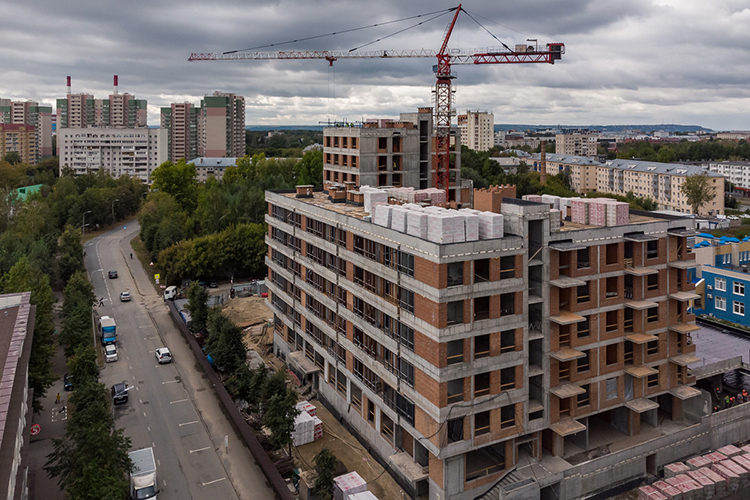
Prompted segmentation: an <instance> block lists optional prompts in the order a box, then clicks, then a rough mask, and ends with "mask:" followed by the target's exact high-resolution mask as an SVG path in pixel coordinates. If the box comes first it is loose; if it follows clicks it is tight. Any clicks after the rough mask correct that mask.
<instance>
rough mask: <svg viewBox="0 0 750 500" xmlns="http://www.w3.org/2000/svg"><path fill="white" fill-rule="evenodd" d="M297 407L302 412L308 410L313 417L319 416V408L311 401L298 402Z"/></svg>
mask: <svg viewBox="0 0 750 500" xmlns="http://www.w3.org/2000/svg"><path fill="white" fill-rule="evenodd" d="M297 409H298V410H299V411H300V413H302V412H303V411H306V412H307V414H308V415H310V416H311V417H317V416H318V408H317V407H315V405H313V404H312V403H310V402H309V401H300V402H299V403H297Z"/></svg>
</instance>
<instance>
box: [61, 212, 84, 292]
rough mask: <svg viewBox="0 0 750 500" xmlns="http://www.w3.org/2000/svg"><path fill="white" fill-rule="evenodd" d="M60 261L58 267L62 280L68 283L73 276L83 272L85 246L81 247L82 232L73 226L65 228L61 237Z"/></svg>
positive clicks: (69, 225)
mask: <svg viewBox="0 0 750 500" xmlns="http://www.w3.org/2000/svg"><path fill="white" fill-rule="evenodd" d="M60 253H61V254H62V255H61V256H60V260H59V262H58V267H59V270H60V279H61V280H62V281H63V283H67V282H68V280H69V279H70V277H71V276H73V274H75V273H76V272H78V271H83V270H84V269H85V268H84V267H83V245H81V231H80V230H79V229H78V228H77V227H73V226H72V225H71V224H68V225H66V226H65V231H63V234H62V236H61V237H60Z"/></svg>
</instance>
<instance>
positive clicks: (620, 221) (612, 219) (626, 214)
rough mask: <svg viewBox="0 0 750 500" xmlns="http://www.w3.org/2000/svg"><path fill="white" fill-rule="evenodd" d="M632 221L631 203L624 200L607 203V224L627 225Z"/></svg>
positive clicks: (610, 225)
mask: <svg viewBox="0 0 750 500" xmlns="http://www.w3.org/2000/svg"><path fill="white" fill-rule="evenodd" d="M629 223H630V205H629V204H627V203H624V202H622V201H612V202H610V203H608V204H607V226H608V227H613V226H626V225H628V224H629Z"/></svg>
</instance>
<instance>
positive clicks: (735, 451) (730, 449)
mask: <svg viewBox="0 0 750 500" xmlns="http://www.w3.org/2000/svg"><path fill="white" fill-rule="evenodd" d="M716 451H718V452H719V453H723V454H724V455H726V456H727V457H733V456H735V455H740V454H742V450H741V449H739V448H737V447H736V446H734V445H733V444H730V445H727V446H724V447H723V448H719V449H718V450H716Z"/></svg>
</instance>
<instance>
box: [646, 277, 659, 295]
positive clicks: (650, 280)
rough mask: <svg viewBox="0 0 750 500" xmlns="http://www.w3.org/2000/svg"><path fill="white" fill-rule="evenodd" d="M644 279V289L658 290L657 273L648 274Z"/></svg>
mask: <svg viewBox="0 0 750 500" xmlns="http://www.w3.org/2000/svg"><path fill="white" fill-rule="evenodd" d="M646 279H647V281H646V290H648V291H651V290H658V289H659V275H658V274H649V275H648V276H647V278H646Z"/></svg>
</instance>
